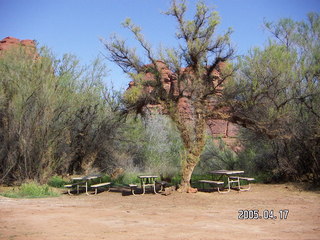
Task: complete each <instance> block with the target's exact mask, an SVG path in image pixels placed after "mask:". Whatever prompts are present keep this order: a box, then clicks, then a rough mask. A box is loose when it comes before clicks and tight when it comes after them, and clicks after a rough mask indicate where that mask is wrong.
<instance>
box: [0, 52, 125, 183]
mask: <svg viewBox="0 0 320 240" xmlns="http://www.w3.org/2000/svg"><path fill="white" fill-rule="evenodd" d="M38 51H39V57H38V58H34V57H33V56H31V55H30V54H28V52H26V51H25V49H23V48H13V49H11V50H10V51H6V52H4V53H3V54H2V55H1V57H0V135H1V137H0V143H1V144H0V152H1V154H0V176H1V177H0V183H3V182H6V183H12V182H14V181H15V182H23V181H24V180H25V179H35V180H37V181H39V182H46V181H47V179H48V178H49V176H52V175H54V174H59V175H62V174H65V173H70V174H74V173H82V172H83V171H84V170H87V171H90V169H92V168H93V167H94V166H95V165H97V163H99V164H100V165H103V163H102V162H103V160H104V159H105V156H108V155H111V152H112V149H113V148H114V147H115V148H116V146H115V140H114V139H115V136H117V135H119V134H118V133H119V129H120V126H122V123H123V121H122V119H124V115H123V114H122V113H121V102H120V101H119V97H118V95H119V94H117V93H115V92H111V91H109V90H108V89H106V88H105V87H104V85H103V83H102V80H103V78H104V76H105V66H104V65H103V64H102V63H101V60H99V59H97V60H95V61H94V62H93V63H92V65H91V66H90V67H86V66H80V65H79V61H78V60H77V59H76V57H74V56H72V55H64V56H63V58H62V59H56V58H55V57H54V56H52V54H51V53H50V52H49V51H48V50H47V49H45V48H42V49H38Z"/></svg>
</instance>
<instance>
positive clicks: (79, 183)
mask: <svg viewBox="0 0 320 240" xmlns="http://www.w3.org/2000/svg"><path fill="white" fill-rule="evenodd" d="M85 183H86V182H76V183H71V184H66V185H64V187H65V188H67V189H68V194H69V195H72V193H71V190H72V189H73V188H76V189H77V194H79V188H80V185H84V184H85Z"/></svg>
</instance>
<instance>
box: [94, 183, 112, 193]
mask: <svg viewBox="0 0 320 240" xmlns="http://www.w3.org/2000/svg"><path fill="white" fill-rule="evenodd" d="M110 185H111V182H105V183H98V184H94V185H91V186H90V187H91V188H94V194H97V193H98V188H100V187H106V186H108V192H109V191H110Z"/></svg>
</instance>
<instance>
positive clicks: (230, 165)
mask: <svg viewBox="0 0 320 240" xmlns="http://www.w3.org/2000/svg"><path fill="white" fill-rule="evenodd" d="M238 161H239V158H238V156H237V155H236V153H235V152H233V151H232V150H231V149H230V148H229V147H228V146H227V145H226V143H225V142H224V141H223V140H222V139H219V138H217V139H213V138H212V137H207V141H206V146H205V148H204V150H203V152H202V154H201V161H200V163H199V165H198V166H197V168H196V170H195V171H196V173H197V174H206V173H208V171H209V170H214V169H228V170H234V169H237V168H239V162H238Z"/></svg>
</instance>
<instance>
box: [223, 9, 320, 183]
mask: <svg viewBox="0 0 320 240" xmlns="http://www.w3.org/2000/svg"><path fill="white" fill-rule="evenodd" d="M265 27H266V29H267V30H268V32H270V33H271V38H270V41H269V44H268V45H267V46H266V47H265V48H264V49H260V48H255V49H253V50H252V51H251V52H250V53H249V54H248V55H247V56H245V57H244V58H243V59H242V60H241V61H240V64H239V68H240V71H238V73H237V75H236V76H235V78H233V80H235V81H229V82H228V83H229V84H230V85H231V86H230V87H227V88H226V89H225V92H224V97H225V101H224V102H225V103H228V104H229V105H228V109H229V110H230V113H231V114H230V115H229V120H231V121H233V122H236V123H238V124H241V125H243V126H245V127H246V128H250V129H251V130H253V131H254V132H255V133H256V134H258V135H260V137H261V136H262V137H264V139H265V142H268V143H269V145H270V146H272V147H271V148H272V151H273V152H272V155H273V159H269V160H270V161H273V160H275V165H276V168H277V172H278V173H279V174H280V175H281V176H282V177H286V178H287V179H294V178H295V179H296V178H299V177H301V176H303V175H312V178H313V180H314V181H319V179H320V174H319V171H320V161H319V159H320V138H319V136H320V128H319V126H320V82H319V75H320V64H319V62H320V61H319V60H320V51H319V49H320V17H319V14H317V13H310V14H309V15H308V19H307V21H301V22H296V21H293V20H292V19H281V20H279V21H278V22H276V23H271V22H266V23H265Z"/></svg>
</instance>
